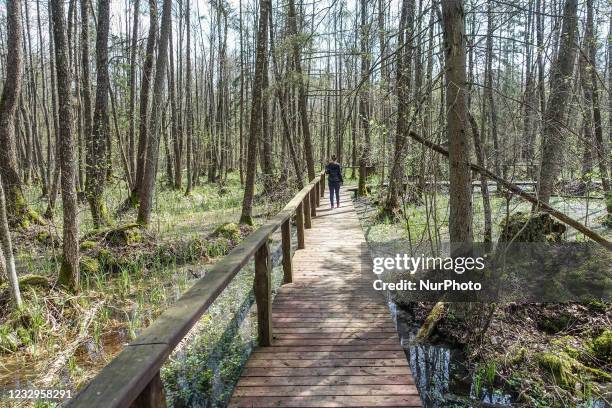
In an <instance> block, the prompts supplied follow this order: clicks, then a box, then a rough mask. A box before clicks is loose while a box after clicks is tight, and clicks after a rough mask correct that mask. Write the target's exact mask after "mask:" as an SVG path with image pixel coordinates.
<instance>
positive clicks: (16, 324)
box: [0, 173, 293, 406]
mask: <svg viewBox="0 0 612 408" xmlns="http://www.w3.org/2000/svg"><path fill="white" fill-rule="evenodd" d="M292 194H293V190H292V189H291V188H285V189H284V190H282V191H279V192H278V193H277V196H274V197H269V196H266V197H263V196H259V197H258V198H256V202H255V207H254V220H255V227H254V228H256V227H257V225H259V224H261V223H263V222H264V221H265V220H266V219H267V218H268V217H269V216H271V215H273V214H275V213H276V212H277V211H278V210H279V209H280V207H281V206H282V205H283V203H284V202H286V201H287V200H288V199H289V198H290V197H291V196H292ZM242 195H243V189H242V187H241V185H240V182H239V179H238V177H237V174H233V173H232V174H231V176H230V177H229V179H228V180H227V182H225V183H223V185H220V184H202V185H200V186H197V187H195V188H194V190H193V193H192V194H191V195H190V196H188V197H186V196H185V195H184V192H182V191H175V190H171V189H168V188H166V187H160V191H159V193H158V194H157V199H156V202H155V204H154V218H153V222H152V227H151V228H150V229H149V230H147V231H142V230H141V229H139V228H135V227H134V226H132V225H131V223H132V222H133V220H134V219H135V211H133V210H131V211H129V212H127V213H125V214H123V215H122V216H121V218H117V217H116V218H115V219H114V222H113V225H112V226H111V227H110V228H108V229H101V230H93V225H92V223H91V218H90V214H89V209H88V207H87V205H86V204H82V206H81V209H80V218H81V223H80V236H81V239H80V242H81V261H80V264H81V287H82V289H81V291H80V293H78V294H76V295H75V294H69V293H67V292H65V291H63V290H62V289H61V288H60V287H59V286H57V285H56V278H57V275H58V268H59V264H58V259H59V256H60V253H61V248H59V239H58V238H57V237H58V236H59V235H60V234H61V221H58V220H61V215H60V214H61V208H58V209H57V211H56V216H55V217H54V221H55V222H54V223H52V222H49V223H48V224H47V225H45V226H35V225H33V226H30V227H29V228H28V229H25V230H20V231H17V232H16V233H15V234H14V247H15V252H16V262H17V269H18V274H19V276H20V283H21V290H22V295H23V297H24V302H25V305H26V308H25V309H24V311H23V312H18V311H15V310H12V308H11V307H10V297H9V292H8V288H7V287H0V355H1V356H2V358H1V362H0V387H4V388H6V387H15V386H21V387H23V386H26V385H28V386H38V387H42V386H46V387H51V386H54V387H61V388H64V389H70V390H72V391H73V392H74V390H76V389H78V388H79V387H80V386H82V385H83V384H85V383H86V382H87V381H88V380H89V379H91V378H92V377H93V376H94V375H95V374H96V373H97V372H98V371H99V370H100V369H101V368H102V367H103V366H104V365H106V364H108V362H109V361H110V360H111V359H112V358H113V357H114V356H115V355H116V354H117V353H119V352H120V351H121V350H122V348H123V346H125V345H126V344H127V343H128V342H129V341H130V339H132V338H134V337H135V336H137V334H138V333H139V332H140V331H141V330H142V329H143V328H145V327H146V326H147V325H148V324H149V323H150V322H152V321H153V320H154V319H155V317H156V316H158V315H159V314H160V313H161V312H162V311H163V310H164V309H165V308H167V307H168V305H170V304H172V303H173V302H174V301H176V299H178V297H180V295H181V294H182V293H183V292H184V291H185V290H187V289H188V288H189V287H190V286H191V285H192V284H193V283H194V282H195V281H196V280H197V279H199V278H200V277H202V276H204V275H205V274H206V271H207V270H208V269H209V268H210V266H211V265H213V264H214V263H215V261H216V260H218V259H220V258H221V257H223V256H224V255H225V254H226V253H228V252H229V251H230V250H231V249H232V248H233V247H234V246H235V245H237V244H238V242H240V241H241V240H242V239H243V238H244V237H245V236H246V235H248V233H250V232H251V231H252V229H253V227H245V226H238V225H237V224H236V221H237V220H238V219H239V217H240V211H241V203H242ZM285 196H286V197H285ZM125 198H126V192H125V188H123V186H119V185H111V186H109V187H108V190H107V201H106V203H107V206H108V210H109V213H110V214H115V212H116V210H117V208H119V207H120V205H121V203H123V201H124V200H125ZM30 199H31V200H30V202H31V203H32V205H33V208H34V209H35V210H37V211H39V212H40V213H42V212H44V206H45V205H46V203H45V202H44V200H41V199H40V198H38V197H30ZM58 204H59V202H58ZM251 272H252V271H250V270H249V268H245V270H244V272H242V273H240V274H239V275H238V276H237V277H236V278H235V279H234V280H233V281H232V283H231V285H230V287H229V288H228V290H227V291H225V292H224V294H222V295H221V296H220V297H219V298H218V299H217V301H216V302H215V303H214V304H213V305H212V306H211V307H210V308H209V312H208V313H207V314H206V315H205V316H204V317H203V318H202V320H201V322H200V324H199V325H198V328H197V330H194V331H193V332H192V333H191V334H190V342H186V343H191V344H190V345H189V346H187V345H182V346H180V347H179V349H178V350H177V351H176V352H175V354H174V355H173V356H172V357H171V359H170V362H169V364H167V365H166V366H164V369H163V372H162V375H163V377H164V381H165V382H166V383H167V384H168V386H167V393H168V394H169V395H170V397H171V398H177V399H178V398H181V399H182V400H190V398H192V396H191V395H181V393H182V394H185V390H184V388H185V387H181V386H180V384H181V383H184V382H186V381H189V382H191V383H193V384H192V385H193V387H192V388H193V393H194V394H198V393H199V394H200V396H201V398H204V399H205V398H206V397H210V396H211V395H212V394H213V388H214V387H217V389H215V390H214V394H215V398H221V399H224V398H226V395H225V394H227V392H228V391H226V390H224V389H219V384H223V383H224V382H229V383H230V384H233V383H232V382H231V381H224V380H223V378H222V377H224V376H225V377H227V376H229V377H232V376H237V374H238V373H239V369H240V367H241V366H240V361H241V359H243V358H244V356H245V355H248V353H246V352H245V348H248V347H250V345H251V343H252V336H251V335H250V334H249V332H250V330H249V329H248V327H247V331H246V334H244V333H243V334H244V335H242V336H238V337H237V338H236V336H235V334H236V333H238V327H239V326H240V325H241V324H242V323H241V322H242V320H244V317H245V315H248V312H249V309H250V304H251V303H252V299H251V290H252V274H251ZM215 316H223V317H224V318H223V319H221V318H217V319H215V318H214V317H215ZM232 316H233V317H235V319H233V318H230V317H232ZM247 320H248V319H247ZM249 324H250V323H249V322H247V325H246V326H248V325H249ZM240 327H244V325H242V326H240ZM228 332H231V333H232V334H233V335H229V334H228ZM190 350H192V351H190ZM193 350H195V351H193ZM219 350H223V353H222V354H224V355H225V356H226V357H227V358H224V361H225V362H224V363H223V364H221V363H220V362H217V363H215V365H217V366H219V367H216V368H215V369H211V370H210V372H208V371H206V370H201V369H198V370H197V372H193V370H191V371H192V372H190V371H189V370H190V369H189V365H188V364H183V362H184V361H186V360H188V359H198V360H200V361H207V360H210V358H211V355H212V354H214V353H217V354H219ZM215 360H219V361H220V360H222V358H221V357H220V356H216V357H215ZM194 366H197V367H200V368H201V367H202V365H201V364H198V365H196V364H194ZM237 369H238V373H236V372H235V371H236V370H237ZM215 377H216V378H215ZM20 406H24V405H20ZM37 406H42V405H37Z"/></svg>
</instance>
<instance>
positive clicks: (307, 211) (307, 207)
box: [302, 194, 312, 229]
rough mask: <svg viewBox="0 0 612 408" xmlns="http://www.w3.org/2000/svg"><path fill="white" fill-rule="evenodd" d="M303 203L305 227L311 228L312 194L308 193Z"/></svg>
mask: <svg viewBox="0 0 612 408" xmlns="http://www.w3.org/2000/svg"><path fill="white" fill-rule="evenodd" d="M302 203H303V204H302V207H303V208H304V228H306V229H310V228H312V218H311V217H312V213H311V212H310V194H307V195H306V197H304V201H303V202H302Z"/></svg>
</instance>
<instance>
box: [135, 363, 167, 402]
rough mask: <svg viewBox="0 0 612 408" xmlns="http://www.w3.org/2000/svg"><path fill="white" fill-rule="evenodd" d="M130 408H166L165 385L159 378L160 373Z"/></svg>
mask: <svg viewBox="0 0 612 408" xmlns="http://www.w3.org/2000/svg"><path fill="white" fill-rule="evenodd" d="M130 408H166V396H165V395H164V385H163V384H162V380H161V377H160V376H159V371H158V372H157V374H155V376H154V377H153V379H152V380H151V381H150V382H149V384H148V385H147V386H146V387H145V389H144V390H142V392H141V393H140V395H138V397H137V398H136V400H135V401H134V402H133V403H132V405H130Z"/></svg>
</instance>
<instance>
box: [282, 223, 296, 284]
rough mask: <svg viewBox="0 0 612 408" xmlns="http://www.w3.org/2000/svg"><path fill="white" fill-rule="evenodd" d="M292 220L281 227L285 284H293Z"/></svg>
mask: <svg viewBox="0 0 612 408" xmlns="http://www.w3.org/2000/svg"><path fill="white" fill-rule="evenodd" d="M290 221H291V220H290V219H287V221H285V222H283V225H282V226H281V230H282V236H283V283H291V282H293V263H292V262H291V222H290Z"/></svg>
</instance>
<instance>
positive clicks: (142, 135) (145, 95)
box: [130, 0, 159, 205]
mask: <svg viewBox="0 0 612 408" xmlns="http://www.w3.org/2000/svg"><path fill="white" fill-rule="evenodd" d="M157 29H158V26H157V1H156V0H149V34H148V36H147V46H146V50H145V60H144V65H143V67H142V80H141V85H140V112H139V117H140V125H139V127H140V129H139V134H138V151H137V155H136V177H135V179H134V187H133V188H132V194H131V197H130V201H131V204H132V205H136V204H137V203H138V202H139V201H140V191H141V189H142V184H143V180H144V169H145V160H146V156H147V147H148V143H149V128H150V127H149V110H150V106H151V104H150V99H151V96H150V95H151V80H152V79H153V78H152V75H153V65H154V63H155V48H156V45H157ZM158 58H159V56H158Z"/></svg>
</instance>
